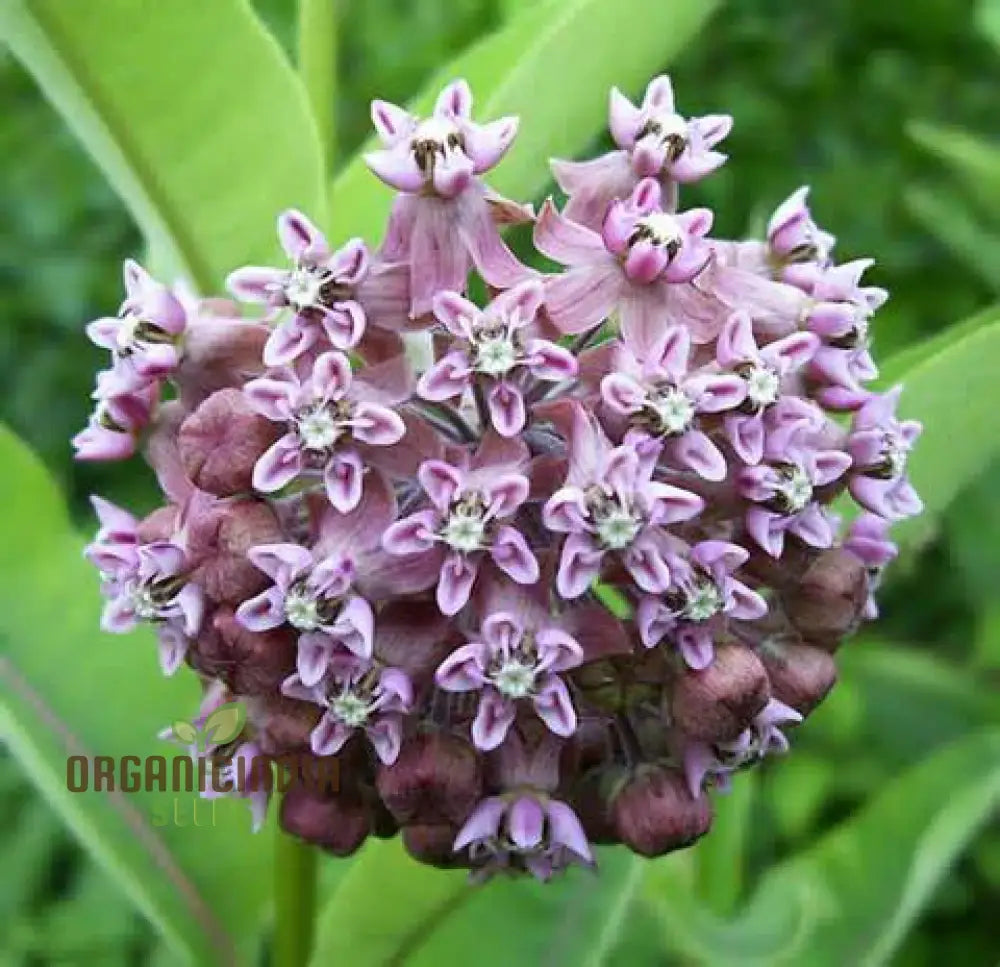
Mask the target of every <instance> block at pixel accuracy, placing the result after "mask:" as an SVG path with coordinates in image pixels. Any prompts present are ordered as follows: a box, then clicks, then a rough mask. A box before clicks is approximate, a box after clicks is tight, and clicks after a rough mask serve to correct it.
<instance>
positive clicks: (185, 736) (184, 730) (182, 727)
mask: <svg viewBox="0 0 1000 967" xmlns="http://www.w3.org/2000/svg"><path fill="white" fill-rule="evenodd" d="M170 731H171V732H172V733H173V737H174V738H175V739H176V740H177V741H178V742H181V743H183V744H184V745H192V744H193V743H194V742H195V741H196V740H197V738H198V730H197V729H196V728H195V727H194V726H193V725H192V724H191V723H190V722H185V721H184V720H183V719H178V720H177V721H176V722H174V724H173V725H171V726H170Z"/></svg>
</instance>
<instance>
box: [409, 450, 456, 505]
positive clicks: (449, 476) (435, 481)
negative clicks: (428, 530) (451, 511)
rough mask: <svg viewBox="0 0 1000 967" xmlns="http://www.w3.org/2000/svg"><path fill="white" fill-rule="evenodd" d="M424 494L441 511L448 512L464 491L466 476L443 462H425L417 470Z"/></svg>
mask: <svg viewBox="0 0 1000 967" xmlns="http://www.w3.org/2000/svg"><path fill="white" fill-rule="evenodd" d="M417 479H418V480H419V481H420V486H421V487H423V488H424V492H425V493H426V494H427V496H428V497H430V499H431V503H433V504H434V506H435V507H437V508H438V509H439V510H447V509H448V508H449V507H450V506H451V504H452V502H453V501H454V500H455V499H456V497H457V495H458V493H459V491H460V490H461V489H462V482H463V480H464V474H463V473H462V471H461V470H459V469H458V468H457V467H453V466H451V464H448V463H445V462H444V461H443V460H425V461H424V462H423V463H422V464H420V468H419V469H418V470H417Z"/></svg>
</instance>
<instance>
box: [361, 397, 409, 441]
mask: <svg viewBox="0 0 1000 967" xmlns="http://www.w3.org/2000/svg"><path fill="white" fill-rule="evenodd" d="M351 433H352V434H353V435H354V438H355V439H356V440H360V441H361V442H362V443H369V444H371V445H372V446H380V447H387V446H391V445H392V444H394V443H399V441H400V440H402V439H403V435H404V434H405V433H406V425H405V424H404V423H403V419H402V417H400V416H399V414H398V413H394V412H393V411H392V410H390V409H389V408H388V407H387V406H379V405H378V404H377V403H358V404H357V406H355V407H354V412H353V413H352V414H351Z"/></svg>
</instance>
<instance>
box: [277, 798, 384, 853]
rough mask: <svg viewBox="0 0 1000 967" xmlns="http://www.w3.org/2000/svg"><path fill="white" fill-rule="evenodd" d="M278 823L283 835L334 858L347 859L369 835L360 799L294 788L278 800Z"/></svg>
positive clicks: (366, 813)
mask: <svg viewBox="0 0 1000 967" xmlns="http://www.w3.org/2000/svg"><path fill="white" fill-rule="evenodd" d="M279 821H280V823H281V828H282V829H283V830H284V831H285V832H286V833H290V834H291V835H292V836H298V837H299V839H304V840H305V841H306V842H308V843H315V844H316V845H317V846H319V847H320V848H321V849H324V850H326V851H327V852H328V853H332V854H333V855H334V856H350V855H351V854H352V853H354V852H356V851H357V850H358V849H359V848H360V846H361V844H362V843H363V842H364V841H365V840H366V839H367V838H368V835H369V833H370V832H371V820H370V818H369V815H368V810H367V809H366V808H365V805H364V803H363V802H362V801H361V799H360V798H357V797H356V796H354V795H351V794H344V795H323V794H320V793H317V792H315V791H313V790H312V789H311V788H309V787H308V786H305V785H298V784H297V785H293V786H292V787H291V788H290V789H289V790H288V792H286V793H285V795H284V796H283V797H282V800H281V811H280V813H279Z"/></svg>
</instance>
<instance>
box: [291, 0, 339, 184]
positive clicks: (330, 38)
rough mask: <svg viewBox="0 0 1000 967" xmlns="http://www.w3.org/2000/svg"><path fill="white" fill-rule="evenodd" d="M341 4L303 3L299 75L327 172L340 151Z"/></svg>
mask: <svg viewBox="0 0 1000 967" xmlns="http://www.w3.org/2000/svg"><path fill="white" fill-rule="evenodd" d="M337 3H338V0H299V18H298V20H299V22H298V63H299V73H300V75H301V76H302V83H303V84H304V85H305V89H306V93H307V95H308V97H309V106H310V107H311V108H312V112H313V116H314V117H315V118H316V127H317V129H318V131H319V141H320V145H321V146H322V148H323V154H324V157H325V160H326V168H327V171H330V170H331V169H332V168H333V165H334V161H335V158H336V150H337V130H336V123H335V109H336V103H337Z"/></svg>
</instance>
